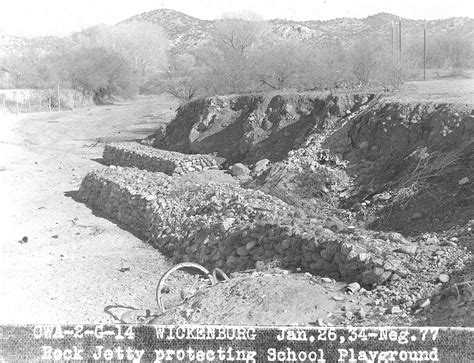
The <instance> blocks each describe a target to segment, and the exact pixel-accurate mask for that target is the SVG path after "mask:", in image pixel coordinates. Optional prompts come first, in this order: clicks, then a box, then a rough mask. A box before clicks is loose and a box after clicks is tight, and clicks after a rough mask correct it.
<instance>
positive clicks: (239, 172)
mask: <svg viewBox="0 0 474 363" xmlns="http://www.w3.org/2000/svg"><path fill="white" fill-rule="evenodd" d="M230 172H231V174H232V175H233V176H246V175H249V174H250V169H249V168H248V167H247V166H245V165H244V164H242V163H237V164H234V165H232V167H231V169H230Z"/></svg>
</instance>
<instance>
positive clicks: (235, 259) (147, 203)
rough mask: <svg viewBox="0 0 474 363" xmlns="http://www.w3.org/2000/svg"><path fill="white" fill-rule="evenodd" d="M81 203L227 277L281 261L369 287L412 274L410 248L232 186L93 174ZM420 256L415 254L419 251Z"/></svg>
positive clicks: (139, 173)
mask: <svg viewBox="0 0 474 363" xmlns="http://www.w3.org/2000/svg"><path fill="white" fill-rule="evenodd" d="M80 197H81V198H82V199H83V201H84V202H85V203H86V204H88V205H89V206H90V207H92V208H94V209H99V210H100V211H102V212H103V213H105V214H106V215H107V216H108V217H109V218H112V219H114V220H116V221H118V222H120V223H122V224H124V225H125V226H127V227H128V228H129V229H130V230H132V231H134V232H136V233H137V234H139V235H140V236H141V237H142V238H143V239H145V240H146V241H148V242H149V243H151V244H152V245H154V246H155V247H157V248H158V249H159V250H160V251H162V252H163V253H165V254H167V255H168V256H170V257H172V258H173V260H174V261H175V262H182V261H193V262H197V263H201V264H203V265H204V266H206V267H208V268H214V267H221V268H223V269H224V270H225V271H227V272H230V271H236V270H245V269H248V268H253V267H255V265H256V262H257V261H262V262H264V263H270V262H274V261H275V260H278V261H279V262H280V263H281V266H282V267H286V268H302V269H303V270H304V271H310V272H312V273H319V274H323V275H324V274H326V275H327V274H332V276H334V277H337V278H339V277H340V278H342V279H344V280H348V281H354V280H357V281H359V282H361V283H363V284H364V285H365V286H368V285H372V284H374V283H375V284H377V283H383V282H384V281H386V280H388V279H390V278H391V277H394V276H395V275H398V276H404V275H407V274H409V270H407V268H406V267H405V266H406V265H407V264H408V259H409V255H407V254H406V253H402V252H395V251H397V250H404V249H405V250H406V249H407V247H410V248H411V247H413V246H411V245H407V243H408V242H406V241H405V242H403V243H400V242H395V241H389V240H383V239H380V238H378V235H377V232H375V233H374V232H370V231H366V230H359V229H357V228H353V227H350V228H347V227H345V226H343V225H334V223H331V221H325V220H318V219H317V218H311V219H310V218H307V217H302V216H301V212H300V211H299V210H298V209H297V208H295V207H293V206H290V205H288V204H286V203H284V202H283V201H281V200H279V199H278V198H275V197H272V196H269V195H267V194H265V193H263V192H260V191H256V190H249V189H243V188H241V187H239V186H236V185H229V184H217V183H209V184H205V185H204V184H202V185H201V184H196V183H191V182H184V181H180V180H179V179H177V178H171V177H169V176H167V175H165V174H162V173H150V172H147V171H143V170H139V169H136V168H122V167H115V166H112V167H109V168H107V169H104V170H101V171H94V172H90V173H89V174H87V176H86V177H85V178H84V180H83V182H82V185H81V187H80ZM415 249H416V246H415Z"/></svg>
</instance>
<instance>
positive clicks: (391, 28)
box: [390, 21, 394, 67]
mask: <svg viewBox="0 0 474 363" xmlns="http://www.w3.org/2000/svg"><path fill="white" fill-rule="evenodd" d="M393 26H394V25H393V21H392V23H391V24H390V30H391V36H392V67H393V63H394V58H393V56H394V52H393V48H394V44H393V41H394V38H393V36H394V33H393Z"/></svg>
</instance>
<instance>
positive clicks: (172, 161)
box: [102, 142, 218, 175]
mask: <svg viewBox="0 0 474 363" xmlns="http://www.w3.org/2000/svg"><path fill="white" fill-rule="evenodd" d="M102 157H103V160H104V162H105V163H106V164H108V165H119V166H125V167H137V168H139V169H144V170H148V171H153V172H161V173H165V174H167V175H173V174H178V175H181V174H185V173H189V172H193V171H201V170H207V169H218V165H217V162H216V160H215V159H214V158H212V156H210V155H199V154H198V155H185V154H180V153H177V152H172V151H165V150H159V149H155V148H153V147H150V146H146V145H141V144H138V143H135V142H124V143H113V144H107V145H105V148H104V153H103V156H102Z"/></svg>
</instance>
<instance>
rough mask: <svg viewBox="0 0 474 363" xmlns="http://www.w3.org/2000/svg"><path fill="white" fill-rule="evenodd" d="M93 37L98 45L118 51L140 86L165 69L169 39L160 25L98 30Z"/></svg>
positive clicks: (120, 26)
mask: <svg viewBox="0 0 474 363" xmlns="http://www.w3.org/2000/svg"><path fill="white" fill-rule="evenodd" d="M91 38H92V39H93V41H94V42H95V43H96V44H97V45H98V46H100V47H103V48H105V49H108V50H110V51H112V52H115V53H116V54H118V55H120V56H121V57H122V58H123V59H124V60H125V61H126V62H127V63H128V65H129V67H130V70H131V73H132V78H133V79H134V80H135V82H136V84H137V86H138V87H139V86H140V85H142V84H143V83H144V82H145V81H146V79H147V78H149V77H151V76H154V75H156V74H157V73H158V72H160V71H163V70H164V69H165V68H166V65H167V49H168V40H167V37H166V34H165V32H164V31H163V29H162V28H161V27H160V26H158V25H155V24H152V23H145V22H129V23H122V24H119V25H115V26H110V27H99V28H97V29H96V30H95V32H94V34H92V37H91Z"/></svg>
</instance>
